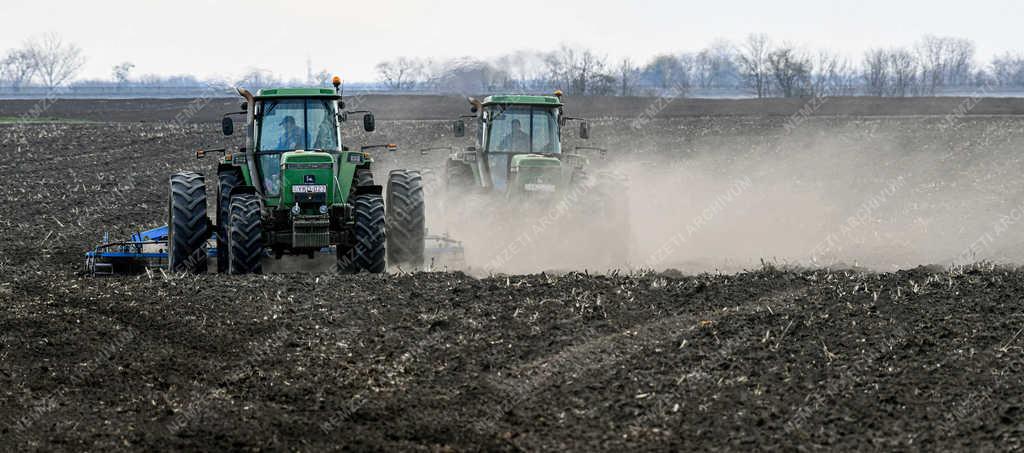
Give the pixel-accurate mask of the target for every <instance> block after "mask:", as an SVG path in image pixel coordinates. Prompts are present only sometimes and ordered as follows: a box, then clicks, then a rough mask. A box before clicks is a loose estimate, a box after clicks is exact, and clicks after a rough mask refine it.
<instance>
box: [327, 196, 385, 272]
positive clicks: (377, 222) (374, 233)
mask: <svg viewBox="0 0 1024 453" xmlns="http://www.w3.org/2000/svg"><path fill="white" fill-rule="evenodd" d="M352 204H353V206H354V208H353V213H352V215H353V217H354V219H353V223H354V225H353V231H352V235H353V242H354V244H355V245H354V246H353V247H352V248H350V249H348V250H344V249H343V248H341V247H338V251H337V259H338V270H339V271H341V272H346V273H352V274H355V273H359V272H360V271H363V270H365V271H367V272H370V273H374V274H379V273H381V272H384V270H385V266H386V262H385V258H386V252H385V249H386V246H385V244H386V242H387V241H386V240H385V235H384V199H383V198H382V197H381V196H380V195H370V194H363V195H358V196H356V197H355V198H354V199H353V201H352Z"/></svg>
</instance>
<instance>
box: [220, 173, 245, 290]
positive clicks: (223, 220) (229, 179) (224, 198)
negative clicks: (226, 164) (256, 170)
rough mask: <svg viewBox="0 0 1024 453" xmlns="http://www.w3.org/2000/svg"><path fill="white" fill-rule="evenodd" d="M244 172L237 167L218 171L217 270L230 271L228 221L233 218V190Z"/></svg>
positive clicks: (238, 184) (239, 184) (240, 182)
mask: <svg viewBox="0 0 1024 453" xmlns="http://www.w3.org/2000/svg"><path fill="white" fill-rule="evenodd" d="M242 184H243V181H242V173H241V172H239V171H238V170H236V169H230V170H224V171H221V172H219V173H217V186H218V192H219V194H218V197H217V272H222V273H223V272H227V271H228V234H229V232H228V222H229V221H230V219H231V190H232V189H234V188H235V187H238V186H241V185H242Z"/></svg>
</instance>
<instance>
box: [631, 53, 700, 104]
mask: <svg viewBox="0 0 1024 453" xmlns="http://www.w3.org/2000/svg"><path fill="white" fill-rule="evenodd" d="M692 64H693V59H692V57H687V56H683V57H676V56H674V55H659V56H657V57H654V59H653V60H651V62H650V63H648V64H647V66H644V70H643V74H644V78H645V79H646V80H647V81H648V83H651V84H652V85H654V86H655V87H657V88H658V90H659V91H660V92H661V93H660V94H661V95H665V94H672V95H675V96H680V95H683V94H685V93H686V90H687V89H689V87H690V70H691V69H692Z"/></svg>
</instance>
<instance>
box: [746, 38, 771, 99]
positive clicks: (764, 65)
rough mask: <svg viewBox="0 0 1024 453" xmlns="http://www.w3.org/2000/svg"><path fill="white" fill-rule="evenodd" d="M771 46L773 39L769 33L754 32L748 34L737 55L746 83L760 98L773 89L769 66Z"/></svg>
mask: <svg viewBox="0 0 1024 453" xmlns="http://www.w3.org/2000/svg"><path fill="white" fill-rule="evenodd" d="M771 48H772V45H771V40H769V39H768V36H767V35H764V34H753V35H750V36H748V37H747V40H746V42H745V43H743V45H742V46H741V47H740V52H739V55H738V57H737V62H738V63H739V66H740V74H741V75H742V76H743V80H744V83H745V84H746V85H747V87H748V88H750V89H752V90H754V92H755V93H757V97H759V98H763V97H766V96H768V94H769V91H770V89H771V74H770V71H769V67H768V56H769V54H770V53H771Z"/></svg>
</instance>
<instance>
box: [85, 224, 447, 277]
mask: <svg viewBox="0 0 1024 453" xmlns="http://www.w3.org/2000/svg"><path fill="white" fill-rule="evenodd" d="M425 239H426V241H425V242H426V244H425V247H424V248H425V255H426V264H427V265H428V266H429V267H430V268H431V269H443V268H446V267H452V268H456V269H459V268H463V267H464V266H465V263H466V261H465V253H464V250H463V247H462V243H461V242H459V241H456V240H454V239H451V238H449V237H448V236H447V235H444V236H440V235H431V234H428V235H426V238H425ZM216 244H217V238H216V234H214V235H213V236H211V237H210V239H209V240H208V241H207V248H206V253H207V256H209V258H210V259H211V260H213V261H216V259H217V245H216ZM320 253H321V254H325V255H334V253H335V251H334V249H333V247H327V248H324V249H321V250H320ZM166 269H167V226H162V227H159V228H154V229H152V230H147V231H141V232H138V233H134V234H132V235H131V238H130V239H129V240H127V241H113V242H112V241H110V237H109V234H106V233H104V235H103V242H102V243H100V244H98V245H96V246H95V247H94V248H93V249H92V250H90V251H88V252H86V253H85V270H86V272H88V273H89V274H91V275H93V276H114V275H135V274H143V273H146V271H147V270H166Z"/></svg>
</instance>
